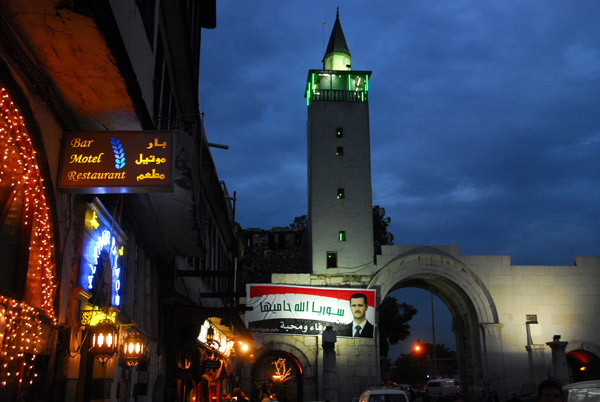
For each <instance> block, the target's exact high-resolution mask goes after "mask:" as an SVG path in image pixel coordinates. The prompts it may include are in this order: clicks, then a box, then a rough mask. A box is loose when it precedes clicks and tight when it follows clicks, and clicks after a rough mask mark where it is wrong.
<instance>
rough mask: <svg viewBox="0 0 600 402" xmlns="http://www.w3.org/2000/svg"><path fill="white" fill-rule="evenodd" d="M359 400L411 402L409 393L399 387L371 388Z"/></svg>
mask: <svg viewBox="0 0 600 402" xmlns="http://www.w3.org/2000/svg"><path fill="white" fill-rule="evenodd" d="M358 402H410V398H409V397H408V393H407V392H406V391H404V390H402V389H399V388H396V387H394V388H369V389H367V390H366V391H365V392H363V393H362V394H360V398H359V399H358Z"/></svg>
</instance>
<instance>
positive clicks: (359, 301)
mask: <svg viewBox="0 0 600 402" xmlns="http://www.w3.org/2000/svg"><path fill="white" fill-rule="evenodd" d="M367 308H368V306H367V303H366V302H365V299H363V298H362V297H353V298H351V299H350V310H352V316H353V317H354V322H356V323H357V324H360V323H361V322H363V321H364V320H365V319H366V317H365V315H366V313H367Z"/></svg>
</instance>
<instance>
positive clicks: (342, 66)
mask: <svg viewBox="0 0 600 402" xmlns="http://www.w3.org/2000/svg"><path fill="white" fill-rule="evenodd" d="M351 58H352V56H350V50H348V45H347V44H346V38H345V37H344V31H343V30H342V24H341V23H340V8H339V7H338V8H337V10H336V12H335V23H334V24H333V29H332V30H331V36H330V37H329V42H328V43H327V50H325V56H324V57H323V69H324V70H343V71H347V70H350V59H351Z"/></svg>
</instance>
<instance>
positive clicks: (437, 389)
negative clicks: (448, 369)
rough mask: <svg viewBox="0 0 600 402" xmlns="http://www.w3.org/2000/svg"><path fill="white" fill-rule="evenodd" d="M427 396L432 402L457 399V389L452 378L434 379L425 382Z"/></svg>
mask: <svg viewBox="0 0 600 402" xmlns="http://www.w3.org/2000/svg"><path fill="white" fill-rule="evenodd" d="M425 392H426V393H427V396H428V397H429V398H431V399H432V400H434V401H437V400H440V399H449V398H450V399H457V398H458V387H457V386H456V381H455V380H454V378H436V379H435V380H429V381H427V385H426V386H425Z"/></svg>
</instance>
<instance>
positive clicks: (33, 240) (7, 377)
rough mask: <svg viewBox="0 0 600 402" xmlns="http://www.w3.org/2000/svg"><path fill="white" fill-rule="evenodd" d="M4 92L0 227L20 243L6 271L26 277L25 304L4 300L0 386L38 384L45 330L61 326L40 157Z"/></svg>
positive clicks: (0, 308)
mask: <svg viewBox="0 0 600 402" xmlns="http://www.w3.org/2000/svg"><path fill="white" fill-rule="evenodd" d="M0 91H1V99H0V160H1V163H2V169H0V201H1V202H2V203H3V204H4V206H3V208H4V211H3V213H2V216H0V228H3V229H4V228H6V231H5V232H7V233H11V234H13V240H14V243H15V245H16V247H15V251H14V252H15V256H16V257H15V258H14V261H12V265H13V266H8V267H6V268H5V269H7V270H12V271H13V272H14V273H15V276H16V277H20V276H21V275H25V291H24V294H23V300H15V299H13V298H10V297H5V296H0V385H1V386H7V385H10V384H22V383H32V382H33V380H34V378H35V377H36V376H37V374H35V372H34V363H35V359H36V355H37V354H38V353H40V349H41V347H42V346H41V345H42V343H43V342H44V338H47V337H48V334H47V333H45V332H46V331H45V330H46V329H48V328H49V327H50V326H56V316H55V313H54V310H53V307H52V305H53V299H54V293H55V291H56V280H55V272H56V268H55V265H54V248H53V247H54V246H53V236H52V227H51V225H50V216H49V208H48V204H47V201H46V196H45V191H46V190H45V187H44V180H43V178H42V177H41V174H40V171H39V167H38V163H37V159H36V153H35V150H34V147H33V144H32V143H31V140H30V138H29V135H28V133H27V129H26V127H25V123H24V120H23V116H22V115H21V113H20V111H19V109H18V108H17V107H16V105H15V104H14V103H13V101H12V99H11V97H10V95H9V94H8V92H7V90H6V89H5V88H1V90H0ZM15 228H17V229H18V230H16V229H15ZM23 242H25V245H23V244H22V243H23ZM7 265H10V262H8V263H7ZM24 269H26V272H25V273H24V272H23V270H24Z"/></svg>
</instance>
